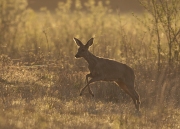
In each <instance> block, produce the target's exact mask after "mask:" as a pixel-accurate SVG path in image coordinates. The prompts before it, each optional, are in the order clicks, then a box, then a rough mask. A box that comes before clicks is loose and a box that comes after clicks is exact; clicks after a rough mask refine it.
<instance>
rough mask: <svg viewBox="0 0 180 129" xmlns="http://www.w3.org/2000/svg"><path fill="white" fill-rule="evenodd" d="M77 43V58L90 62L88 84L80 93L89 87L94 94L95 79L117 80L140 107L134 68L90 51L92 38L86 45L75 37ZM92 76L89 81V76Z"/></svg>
mask: <svg viewBox="0 0 180 129" xmlns="http://www.w3.org/2000/svg"><path fill="white" fill-rule="evenodd" d="M74 41H75V43H76V44H77V45H78V46H79V49H78V52H77V54H76V55H75V57H76V58H80V57H83V58H84V59H85V60H86V61H87V62H88V64H89V66H88V68H89V70H90V73H89V74H87V75H86V82H87V84H86V85H85V86H84V87H83V88H82V89H81V91H80V95H82V92H83V91H84V90H85V89H86V88H87V87H88V90H89V93H90V94H91V95H92V96H94V94H93V92H92V90H91V89H90V87H89V84H91V83H92V82H95V81H114V82H116V83H117V84H118V85H119V86H120V87H121V88H122V89H123V90H124V91H125V92H126V93H127V94H128V95H129V96H130V97H131V98H132V100H133V102H134V104H135V107H136V109H137V110H138V111H139V109H140V98H139V95H138V93H137V92H136V90H135V88H134V80H135V75H134V71H133V70H132V68H130V67H129V66H127V65H126V64H122V63H119V62H117V61H114V60H110V59H105V58H100V57H97V56H95V55H93V54H92V53H91V52H89V51H88V48H89V47H90V46H91V45H92V44H93V38H91V39H90V40H89V41H88V42H87V43H86V45H84V44H83V43H82V42H81V41H80V40H78V39H77V38H74ZM89 77H90V78H91V80H90V81H88V78H89Z"/></svg>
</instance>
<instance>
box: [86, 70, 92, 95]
mask: <svg viewBox="0 0 180 129" xmlns="http://www.w3.org/2000/svg"><path fill="white" fill-rule="evenodd" d="M88 77H91V78H92V76H91V73H90V74H87V75H86V81H85V83H86V84H87V83H88ZM88 90H89V93H90V94H91V95H92V96H93V97H94V94H93V92H92V90H91V88H90V86H88Z"/></svg>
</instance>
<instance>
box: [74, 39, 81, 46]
mask: <svg viewBox="0 0 180 129" xmlns="http://www.w3.org/2000/svg"><path fill="white" fill-rule="evenodd" d="M73 40H74V42H75V43H76V44H77V45H78V46H83V44H82V42H81V41H80V40H79V39H77V38H73Z"/></svg>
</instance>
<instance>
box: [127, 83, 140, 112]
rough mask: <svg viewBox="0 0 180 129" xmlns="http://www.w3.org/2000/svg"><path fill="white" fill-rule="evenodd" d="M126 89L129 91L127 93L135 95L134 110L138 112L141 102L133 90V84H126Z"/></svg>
mask: <svg viewBox="0 0 180 129" xmlns="http://www.w3.org/2000/svg"><path fill="white" fill-rule="evenodd" d="M127 88H128V89H129V91H131V92H132V93H133V94H134V95H135V97H136V108H137V110H138V111H139V109H140V104H141V101H140V97H139V94H138V93H137V91H136V90H135V88H134V83H129V84H127Z"/></svg>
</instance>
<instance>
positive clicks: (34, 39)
mask: <svg viewBox="0 0 180 129" xmlns="http://www.w3.org/2000/svg"><path fill="white" fill-rule="evenodd" d="M46 2H47V3H48V1H44V2H43V3H42V2H41V3H42V6H45V4H46ZM53 2H54V1H52V3H53ZM52 3H51V4H52ZM54 3H56V2H54ZM120 3H121V6H118V5H119V4H120ZM136 3H137V4H136ZM33 4H34V5H37V7H35V6H33ZM43 4H44V5H43ZM46 5H50V4H49V3H48V4H46ZM126 5H127V6H126ZM136 5H137V6H136ZM179 6H180V4H179V0H172V1H168V0H165V1H162V0H159V1H156V0H150V1H146V0H139V1H137V2H134V3H133V2H129V3H128V4H127V3H126V2H125V1H124V2H123V1H122V2H116V3H115V1H114V2H113V3H112V2H111V1H108V0H107V1H94V0H88V1H86V2H82V1H80V0H75V1H73V0H67V1H61V2H58V4H53V5H52V6H47V7H41V6H38V3H37V1H33V0H31V1H26V0H0V30H1V31H0V70H1V73H0V84H1V86H0V88H1V89H0V93H1V99H0V100H1V101H0V102H1V103H0V107H1V109H3V111H2V112H0V123H3V124H1V125H0V127H2V128H24V127H26V126H27V128H31V127H34V128H48V127H50V126H51V127H53V128H58V127H59V126H61V127H65V128H84V127H85V125H87V126H86V127H88V128H93V127H94V128H95V127H96V128H98V127H99V125H105V126H104V128H109V127H111V126H118V127H122V128H127V127H129V126H130V125H131V126H130V127H136V126H134V125H137V124H138V126H137V128H138V127H140V128H144V127H147V125H149V127H151V128H160V127H163V128H165V127H167V126H168V127H169V128H178V127H179V126H178V124H179V123H178V121H179V118H177V116H178V114H179V110H178V107H179V106H180V101H179V97H180V95H179V93H180V88H179V84H180V64H179V51H180V42H179V38H180V37H179V36H180V35H179V33H180V29H179V28H180V23H179V20H180V16H179ZM40 7H41V8H40ZM52 7H54V8H53V9H52ZM123 7H124V8H123ZM126 7H127V8H126ZM131 7H132V8H131ZM131 11H133V13H131ZM73 37H76V38H79V39H80V40H82V41H83V42H84V43H85V42H86V41H87V40H88V39H90V38H91V37H95V41H94V44H93V46H92V47H91V48H90V51H91V52H92V53H93V54H95V55H97V56H101V57H105V58H111V59H115V60H117V61H119V62H122V63H126V64H127V65H129V66H131V67H132V68H133V69H134V71H135V74H136V83H135V84H136V89H137V91H138V92H139V94H140V96H141V101H142V104H141V105H142V114H143V117H141V118H136V117H135V118H134V116H131V115H130V114H131V112H130V111H131V110H133V108H134V107H133V104H132V102H131V99H130V98H129V97H128V96H127V95H125V94H124V92H122V91H121V90H120V88H119V87H117V86H116V85H115V84H113V83H110V82H108V83H107V82H106V83H104V82H97V83H95V84H92V89H93V91H94V93H95V99H93V100H92V99H91V98H90V95H89V94H88V93H85V95H84V96H83V98H80V97H79V90H80V88H81V87H83V86H84V85H85V84H84V82H85V75H86V74H87V73H88V69H87V63H86V62H85V61H84V60H83V59H79V60H76V59H75V58H74V55H75V54H76V52H77V46H76V44H75V43H74V42H73ZM82 103H83V104H82ZM107 105H108V106H109V108H108V107H107ZM127 107H129V108H127ZM110 108H112V109H110ZM19 110H20V112H18V111H19ZM103 110H106V112H107V114H105V115H106V116H103V115H102V114H103ZM122 110H124V111H122ZM84 112H86V113H87V114H95V115H96V116H95V118H97V119H92V116H91V115H87V116H86V115H84ZM152 112H153V113H152ZM18 113H19V114H18ZM108 113H109V114H108ZM69 114H70V116H68V117H69V119H68V118H67V116H64V115H69ZM74 114H76V115H74ZM117 114H119V115H120V116H117ZM157 114H160V115H158V116H157ZM32 115H34V116H32ZM48 115H50V116H51V120H52V121H51V120H50V118H49V117H48ZM56 115H57V116H56ZM62 115H63V116H62ZM20 116H23V117H24V118H26V119H27V120H29V121H24V120H23V119H22V117H20ZM75 116H76V119H77V120H79V121H73V120H74V117H75ZM78 116H79V117H78ZM82 116H83V117H82ZM59 117H61V119H57V118H59ZM3 118H5V119H3ZM33 118H35V120H36V121H38V122H39V123H37V122H36V121H33ZM48 118H49V119H48ZM82 118H83V119H85V118H87V119H89V121H90V123H89V122H88V121H82ZM106 118H107V119H106ZM67 119H68V120H67ZM129 119H130V120H129ZM69 120H70V121H71V122H70V123H68V122H67V121H69ZM128 120H129V122H127V121H128ZM131 120H132V121H131ZM91 122H96V124H94V126H92V124H91ZM113 122H115V123H114V124H113ZM116 122H117V123H116ZM57 123H58V124H57ZM157 123H158V124H157ZM100 127H102V126H100ZM112 128H113V127H112Z"/></svg>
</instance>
